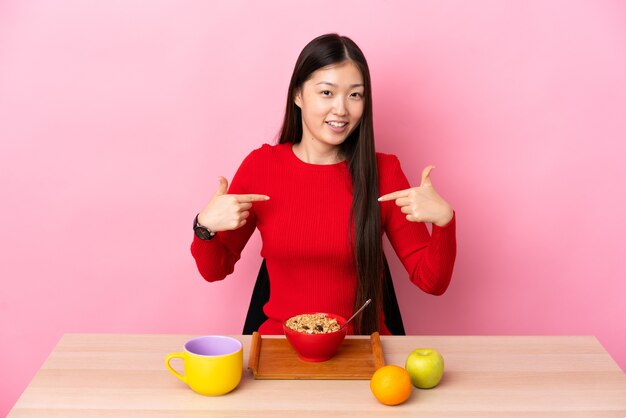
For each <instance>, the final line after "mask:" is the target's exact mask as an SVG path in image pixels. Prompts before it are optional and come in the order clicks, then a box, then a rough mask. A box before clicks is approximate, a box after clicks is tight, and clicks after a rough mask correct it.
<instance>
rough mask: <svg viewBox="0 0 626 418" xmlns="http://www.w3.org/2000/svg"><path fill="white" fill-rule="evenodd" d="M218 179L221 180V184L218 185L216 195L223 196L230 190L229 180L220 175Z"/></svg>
mask: <svg viewBox="0 0 626 418" xmlns="http://www.w3.org/2000/svg"><path fill="white" fill-rule="evenodd" d="M217 180H218V181H219V182H220V184H219V186H217V190H216V191H215V196H221V195H223V194H226V192H227V191H228V180H226V178H225V177H222V176H219V177H218V178H217Z"/></svg>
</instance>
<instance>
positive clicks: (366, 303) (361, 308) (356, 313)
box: [337, 299, 372, 331]
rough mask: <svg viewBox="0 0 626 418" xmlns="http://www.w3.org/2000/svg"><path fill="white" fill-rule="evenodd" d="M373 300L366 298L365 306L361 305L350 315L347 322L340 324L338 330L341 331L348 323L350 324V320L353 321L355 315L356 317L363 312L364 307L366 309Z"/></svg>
mask: <svg viewBox="0 0 626 418" xmlns="http://www.w3.org/2000/svg"><path fill="white" fill-rule="evenodd" d="M371 301H372V299H368V300H366V301H365V303H364V304H363V306H361V307H360V308H359V309H358V310H357V311H356V312H355V313H354V315H352V316H351V317H350V319H348V320H347V321H346V322H345V323H344V324H343V325H342V326H340V327H339V329H338V330H337V331H341V330H342V329H343V328H344V327H345V326H346V325H348V323H349V322H350V321H352V320H353V319H354V317H355V316H357V315H358V314H359V312H361V311H362V310H363V309H365V307H366V306H367V305H369V304H370V302H371Z"/></svg>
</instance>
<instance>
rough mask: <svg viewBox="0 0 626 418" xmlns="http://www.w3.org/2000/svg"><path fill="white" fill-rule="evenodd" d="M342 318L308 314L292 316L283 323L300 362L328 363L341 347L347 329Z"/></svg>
mask: <svg viewBox="0 0 626 418" xmlns="http://www.w3.org/2000/svg"><path fill="white" fill-rule="evenodd" d="M345 322H346V319H345V318H344V317H342V316H339V315H335V314H329V313H320V312H316V313H307V314H301V315H296V316H292V317H291V318H289V319H288V320H286V321H285V322H284V323H283V330H284V331H285V336H286V337H287V341H289V343H290V344H291V346H292V347H293V348H294V350H296V352H297V353H298V357H299V358H300V360H304V361H326V360H329V359H331V358H332V357H333V356H334V355H335V352H336V351H337V349H338V348H339V347H340V346H341V343H342V342H343V340H344V338H345V337H346V333H347V331H348V329H347V327H346V328H343V329H340V328H341V326H342V325H343V324H344V323H345Z"/></svg>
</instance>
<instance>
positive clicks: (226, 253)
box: [191, 152, 256, 282]
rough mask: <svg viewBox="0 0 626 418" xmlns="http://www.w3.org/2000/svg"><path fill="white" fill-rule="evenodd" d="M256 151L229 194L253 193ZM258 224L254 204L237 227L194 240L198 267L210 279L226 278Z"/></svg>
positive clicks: (192, 245)
mask: <svg viewBox="0 0 626 418" xmlns="http://www.w3.org/2000/svg"><path fill="white" fill-rule="evenodd" d="M255 168H256V167H255V164H254V152H252V153H251V154H250V155H248V156H247V157H246V159H244V161H243V162H242V163H241V166H240V167H239V169H238V170H237V173H236V174H235V176H234V177H233V180H232V182H231V183H230V186H229V188H228V193H229V194H246V193H253V192H252V191H251V190H252V187H253V179H254V170H255ZM255 228H256V216H255V213H254V205H253V206H252V208H250V216H249V217H248V218H247V219H246V224H245V225H244V226H242V227H241V228H239V229H236V230H233V231H221V232H218V233H217V234H216V235H215V237H213V239H211V240H208V241H203V240H201V239H200V238H198V237H197V236H195V234H194V237H193V241H192V243H191V254H192V255H193V257H194V259H195V260H196V265H197V267H198V271H199V272H200V274H201V275H202V277H204V279H205V280H207V281H209V282H214V281H217V280H222V279H224V278H225V277H226V276H227V275H229V274H231V273H232V272H233V271H234V269H235V263H236V262H237V261H238V260H239V258H240V257H241V251H242V250H243V248H244V247H245V245H246V243H247V242H248V240H249V239H250V236H251V235H252V233H253V232H254V230H255Z"/></svg>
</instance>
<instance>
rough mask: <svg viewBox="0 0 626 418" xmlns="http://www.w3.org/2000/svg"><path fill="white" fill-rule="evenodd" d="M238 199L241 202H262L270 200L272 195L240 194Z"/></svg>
mask: <svg viewBox="0 0 626 418" xmlns="http://www.w3.org/2000/svg"><path fill="white" fill-rule="evenodd" d="M237 200H238V201H239V202H240V203H251V202H261V201H264V200H270V197H269V196H266V195H264V194H238V195H237Z"/></svg>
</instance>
